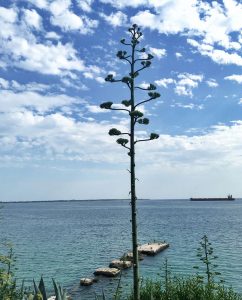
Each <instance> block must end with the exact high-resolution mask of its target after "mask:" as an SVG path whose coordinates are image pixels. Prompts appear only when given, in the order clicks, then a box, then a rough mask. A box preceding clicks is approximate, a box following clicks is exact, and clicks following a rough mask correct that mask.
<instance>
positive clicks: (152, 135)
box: [150, 133, 159, 140]
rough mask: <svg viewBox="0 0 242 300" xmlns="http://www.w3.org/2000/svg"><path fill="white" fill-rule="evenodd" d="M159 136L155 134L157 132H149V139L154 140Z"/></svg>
mask: <svg viewBox="0 0 242 300" xmlns="http://www.w3.org/2000/svg"><path fill="white" fill-rule="evenodd" d="M158 138H159V134H157V133H151V134H150V139H151V140H156V139H158Z"/></svg>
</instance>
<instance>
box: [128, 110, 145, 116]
mask: <svg viewBox="0 0 242 300" xmlns="http://www.w3.org/2000/svg"><path fill="white" fill-rule="evenodd" d="M143 115H144V114H143V113H142V112H141V111H139V110H134V111H131V112H130V116H134V117H135V118H142V117H143Z"/></svg>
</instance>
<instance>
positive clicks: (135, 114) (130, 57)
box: [100, 24, 160, 300]
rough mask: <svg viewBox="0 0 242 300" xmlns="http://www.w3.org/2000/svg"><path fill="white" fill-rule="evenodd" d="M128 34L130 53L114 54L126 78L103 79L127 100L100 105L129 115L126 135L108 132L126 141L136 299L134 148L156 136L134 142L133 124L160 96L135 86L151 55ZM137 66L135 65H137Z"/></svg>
mask: <svg viewBox="0 0 242 300" xmlns="http://www.w3.org/2000/svg"><path fill="white" fill-rule="evenodd" d="M128 31H129V33H130V36H131V38H130V41H128V42H127V41H126V40H125V39H122V40H121V41H120V42H121V44H123V45H124V46H127V47H128V48H129V49H130V52H129V53H128V52H127V51H118V52H117V57H118V58H119V59H120V60H122V61H124V62H126V63H128V66H129V71H128V75H127V76H124V77H123V78H120V79H115V78H114V76H113V74H109V75H108V76H107V77H106V78H105V80H106V81H108V82H111V83H113V82H121V83H123V84H125V85H126V87H127V89H128V92H129V96H128V99H126V100H123V101H122V102H121V105H123V107H121V108H120V105H118V106H115V105H114V104H113V102H110V101H109V102H104V103H102V104H101V105H100V107H101V108H103V109H108V110H116V111H123V112H126V113H127V114H128V115H129V120H130V122H129V123H130V129H129V132H121V131H120V130H118V129H116V128H112V129H110V131H109V135H111V136H123V135H126V136H127V137H128V138H127V139H126V138H123V137H119V138H118V139H117V143H118V144H119V145H121V146H122V147H124V148H126V149H128V155H129V156H130V170H129V172H130V186H131V191H130V194H131V222H132V250H133V290H134V299H135V300H139V299H140V297H139V285H140V282H139V259H138V239H137V221H136V219H137V208H136V200H137V197H136V182H135V181H136V178H135V146H136V144H137V143H139V142H144V141H151V140H155V139H157V138H159V135H158V134H156V133H151V134H150V136H149V137H148V138H144V139H135V127H136V125H137V124H140V125H148V124H149V119H148V118H145V117H144V114H143V113H142V112H141V111H140V110H139V107H140V105H141V104H145V103H147V102H150V101H151V100H154V99H157V98H159V97H160V94H159V93H157V92H154V90H156V87H155V85H153V84H152V83H151V84H148V85H147V86H145V87H144V86H139V85H136V82H135V81H136V79H137V77H138V76H139V74H140V72H141V71H143V70H145V69H146V68H148V67H150V65H151V60H152V59H153V56H152V55H151V54H149V53H148V54H147V53H146V50H145V48H139V47H138V45H139V43H140V39H141V37H142V32H141V31H140V28H139V27H138V26H137V25H136V24H134V25H133V26H132V27H131V28H129V29H128ZM137 65H138V66H137ZM137 90H142V91H146V92H148V96H147V98H146V99H145V100H142V101H140V102H138V103H137V102H136V95H135V93H136V91H137Z"/></svg>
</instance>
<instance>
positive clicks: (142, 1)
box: [100, 0, 148, 9]
mask: <svg viewBox="0 0 242 300" xmlns="http://www.w3.org/2000/svg"><path fill="white" fill-rule="evenodd" d="M100 2H102V3H106V4H111V5H112V6H113V7H115V8H119V9H122V8H125V7H128V6H129V7H138V6H140V5H146V4H148V0H133V1H125V0H119V1H117V0H100Z"/></svg>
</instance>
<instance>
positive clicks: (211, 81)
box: [206, 78, 218, 88]
mask: <svg viewBox="0 0 242 300" xmlns="http://www.w3.org/2000/svg"><path fill="white" fill-rule="evenodd" d="M206 84H207V85H208V86H209V87H212V88H215V87H218V83H217V81H216V80H215V79H212V78H210V79H209V80H207V81H206Z"/></svg>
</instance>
